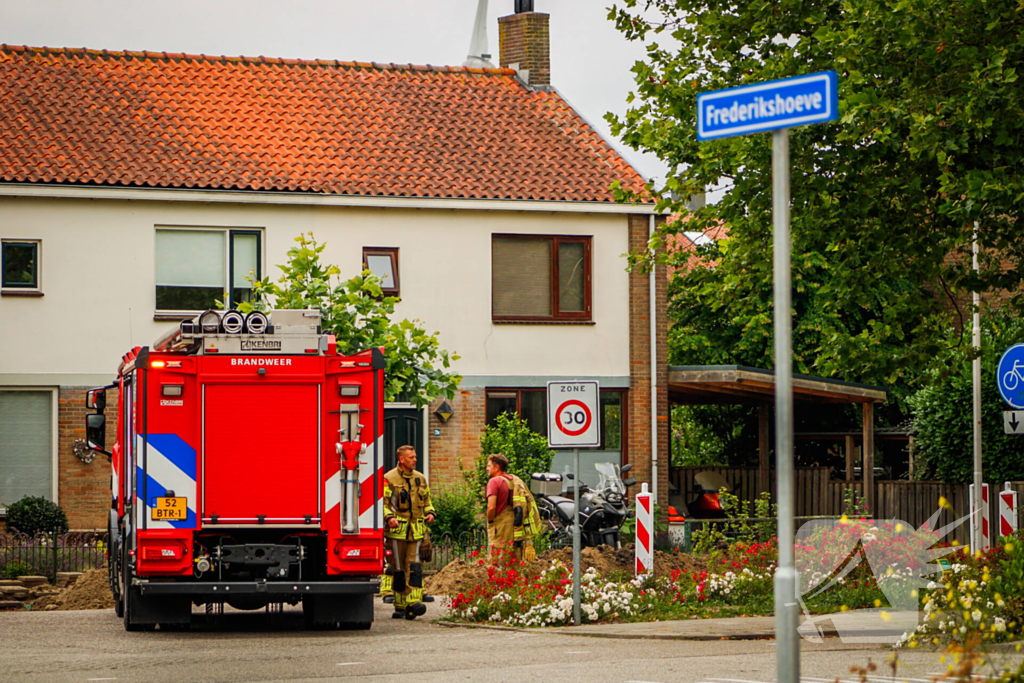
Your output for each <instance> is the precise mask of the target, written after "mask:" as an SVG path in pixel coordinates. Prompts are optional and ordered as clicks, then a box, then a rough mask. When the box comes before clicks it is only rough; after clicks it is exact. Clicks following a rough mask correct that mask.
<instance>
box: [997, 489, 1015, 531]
mask: <svg viewBox="0 0 1024 683" xmlns="http://www.w3.org/2000/svg"><path fill="white" fill-rule="evenodd" d="M1003 488H1004V490H1003V491H1000V492H999V535H1000V536H1011V535H1012V534H1013V533H1014V532H1016V531H1017V492H1016V491H1014V490H1013V488H1012V487H1011V486H1010V482H1006V484H1004V485H1003Z"/></svg>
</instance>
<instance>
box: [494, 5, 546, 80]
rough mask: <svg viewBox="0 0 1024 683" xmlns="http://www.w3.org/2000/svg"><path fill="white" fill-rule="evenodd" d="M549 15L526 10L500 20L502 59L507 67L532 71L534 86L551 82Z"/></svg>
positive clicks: (499, 51)
mask: <svg viewBox="0 0 1024 683" xmlns="http://www.w3.org/2000/svg"><path fill="white" fill-rule="evenodd" d="M550 43H551V40H550V37H549V33H548V15H546V14H542V13H540V12H523V13H521V14H512V15H510V16H507V17H500V18H499V19H498V59H499V64H500V65H501V66H502V67H503V68H509V67H511V65H512V64H519V68H520V69H529V70H530V87H533V88H544V87H548V86H550V85H551V55H550V50H549V48H550Z"/></svg>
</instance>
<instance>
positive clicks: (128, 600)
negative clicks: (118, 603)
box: [121, 577, 156, 631]
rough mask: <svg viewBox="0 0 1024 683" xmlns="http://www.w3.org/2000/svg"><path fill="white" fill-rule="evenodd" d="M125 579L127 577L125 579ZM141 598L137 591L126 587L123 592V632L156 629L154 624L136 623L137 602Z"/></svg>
mask: <svg viewBox="0 0 1024 683" xmlns="http://www.w3.org/2000/svg"><path fill="white" fill-rule="evenodd" d="M126 579H127V577H126ZM141 597H142V596H140V595H139V592H138V589H135V588H132V587H130V586H128V587H127V588H126V590H125V592H124V596H123V598H122V599H123V602H122V608H121V610H122V611H121V613H122V615H123V619H124V630H125V631H152V630H153V629H155V628H156V624H155V623H152V624H143V623H141V622H140V621H138V616H137V612H138V611H139V609H138V607H139V606H138V604H137V602H138V600H139V599H140V598H141Z"/></svg>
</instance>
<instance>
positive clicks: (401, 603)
mask: <svg viewBox="0 0 1024 683" xmlns="http://www.w3.org/2000/svg"><path fill="white" fill-rule="evenodd" d="M399 574H401V572H396V573H395V578H396V579H397V578H398V575H399ZM402 578H403V579H404V578H405V575H404V574H403V575H402ZM403 583H404V581H403ZM392 595H394V597H395V611H394V613H393V614H392V615H391V618H392V619H403V618H408V616H409V613H408V612H407V611H406V606H407V601H408V600H409V596H407V595H402V594H401V593H399V592H397V591H395V592H394V593H393V594H392Z"/></svg>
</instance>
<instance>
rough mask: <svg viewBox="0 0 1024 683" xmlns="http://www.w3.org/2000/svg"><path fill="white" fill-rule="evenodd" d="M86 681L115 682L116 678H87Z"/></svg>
mask: <svg viewBox="0 0 1024 683" xmlns="http://www.w3.org/2000/svg"><path fill="white" fill-rule="evenodd" d="M85 680H87V681H116V680H117V679H116V678H87V679H85Z"/></svg>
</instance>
